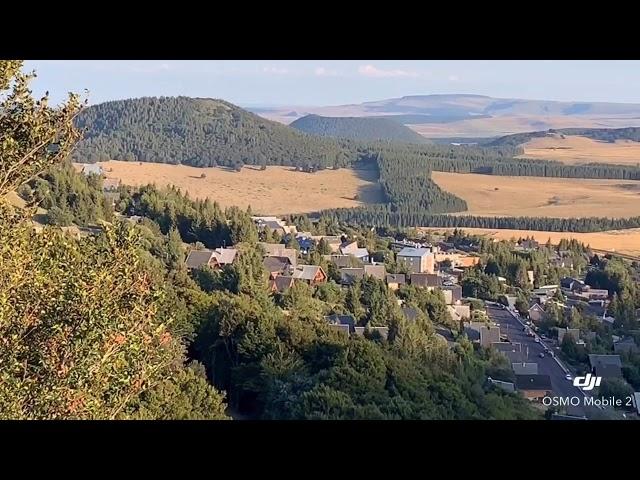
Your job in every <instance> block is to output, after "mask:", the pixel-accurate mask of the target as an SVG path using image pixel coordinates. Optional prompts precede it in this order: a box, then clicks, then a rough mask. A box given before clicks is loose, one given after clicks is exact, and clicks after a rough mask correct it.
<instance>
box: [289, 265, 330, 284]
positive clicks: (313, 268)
mask: <svg viewBox="0 0 640 480" xmlns="http://www.w3.org/2000/svg"><path fill="white" fill-rule="evenodd" d="M291 276H292V277H293V279H294V280H300V281H303V282H306V283H308V284H309V285H318V284H320V283H324V282H326V281H327V274H326V273H324V270H323V269H322V267H320V266H318V265H298V266H297V267H295V269H294V270H293V273H292V275H291Z"/></svg>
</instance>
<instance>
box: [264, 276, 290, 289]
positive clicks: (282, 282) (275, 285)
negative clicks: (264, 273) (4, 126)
mask: <svg viewBox="0 0 640 480" xmlns="http://www.w3.org/2000/svg"><path fill="white" fill-rule="evenodd" d="M291 287H293V277H290V276H288V275H278V276H277V277H275V278H272V279H270V280H269V286H268V288H269V291H270V292H272V293H275V292H278V293H283V292H285V291H286V290H287V289H288V288H291Z"/></svg>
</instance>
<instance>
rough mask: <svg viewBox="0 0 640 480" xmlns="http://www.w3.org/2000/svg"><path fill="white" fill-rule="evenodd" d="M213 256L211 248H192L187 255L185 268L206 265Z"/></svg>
mask: <svg viewBox="0 0 640 480" xmlns="http://www.w3.org/2000/svg"><path fill="white" fill-rule="evenodd" d="M212 258H213V250H193V251H191V252H189V255H188V256H187V261H186V264H187V268H200V267H203V266H205V265H208V264H209V262H210V261H211V259H212Z"/></svg>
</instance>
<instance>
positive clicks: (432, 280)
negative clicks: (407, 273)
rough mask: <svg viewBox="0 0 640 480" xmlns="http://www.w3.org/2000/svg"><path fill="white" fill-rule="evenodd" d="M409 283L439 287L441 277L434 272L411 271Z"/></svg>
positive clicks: (418, 285)
mask: <svg viewBox="0 0 640 480" xmlns="http://www.w3.org/2000/svg"><path fill="white" fill-rule="evenodd" d="M410 279H411V285H416V286H417V287H441V286H442V278H441V277H440V276H439V275H437V274H435V273H412V274H411V277H410Z"/></svg>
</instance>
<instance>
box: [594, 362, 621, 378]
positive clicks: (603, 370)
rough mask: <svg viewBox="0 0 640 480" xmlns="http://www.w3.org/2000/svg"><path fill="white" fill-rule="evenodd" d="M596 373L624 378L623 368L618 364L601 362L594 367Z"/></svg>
mask: <svg viewBox="0 0 640 480" xmlns="http://www.w3.org/2000/svg"><path fill="white" fill-rule="evenodd" d="M594 370H595V373H596V375H597V376H599V377H603V378H622V369H621V368H620V367H619V366H618V365H612V364H607V363H601V364H599V365H597V366H596V367H594Z"/></svg>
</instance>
